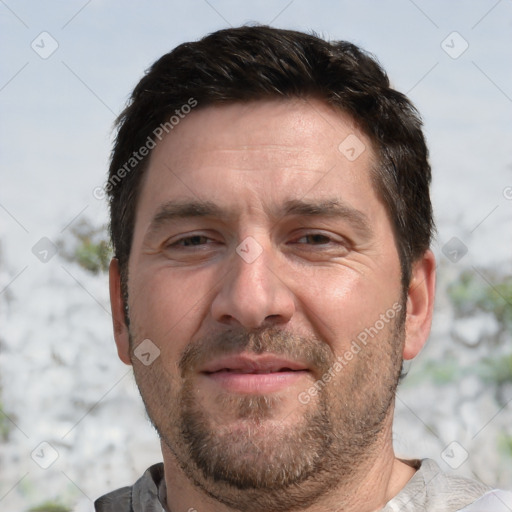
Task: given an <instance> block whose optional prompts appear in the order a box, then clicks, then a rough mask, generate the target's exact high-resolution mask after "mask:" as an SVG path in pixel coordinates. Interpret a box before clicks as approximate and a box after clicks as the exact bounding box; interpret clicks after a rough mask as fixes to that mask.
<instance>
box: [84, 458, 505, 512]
mask: <svg viewBox="0 0 512 512" xmlns="http://www.w3.org/2000/svg"><path fill="white" fill-rule="evenodd" d="M410 464H411V465H412V466H414V467H417V466H418V465H419V468H418V470H417V471H416V473H415V474H414V476H413V477H412V478H411V479H410V480H409V482H407V485H406V486H405V487H404V488H403V489H402V490H401V491H400V492H399V493H398V494H397V495H396V496H395V497H394V498H393V499H392V500H391V501H389V502H388V503H387V504H386V505H385V507H384V508H383V509H382V510H381V512H509V511H512V493H511V492H505V491H498V490H493V489H491V488H490V487H488V486H486V485H484V484H482V483H480V482H477V481H476V480H470V479H468V478H463V477H459V476H455V475H449V474H446V473H443V472H442V471H441V469H440V468H439V466H438V465H437V464H436V463H435V462H434V461H433V460H430V459H424V460H422V461H421V463H420V462H419V461H418V462H417V463H415V461H411V462H410ZM165 496H166V489H165V479H164V466H163V464H162V463H160V464H155V465H154V466H151V467H150V468H149V469H147V470H146V472H145V473H144V474H143V475H142V477H141V478H139V480H137V482H135V484H134V485H133V486H131V487H123V488H122V489H118V490H117V491H113V492H111V493H109V494H106V495H105V496H102V497H101V498H99V499H97V500H96V501H95V503H94V507H95V510H96V512H166V508H165Z"/></svg>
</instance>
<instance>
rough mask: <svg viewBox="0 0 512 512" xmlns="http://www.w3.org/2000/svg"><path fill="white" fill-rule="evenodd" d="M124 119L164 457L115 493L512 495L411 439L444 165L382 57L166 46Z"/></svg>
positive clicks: (281, 37)
mask: <svg viewBox="0 0 512 512" xmlns="http://www.w3.org/2000/svg"><path fill="white" fill-rule="evenodd" d="M118 128H119V131H118V135H117V139H116V142H115V146H114V150H113V154H112V162H111V166H110V176H109V180H108V182H107V185H106V190H107V192H108V193H109V196H110V207H111V235H112V241H113V246H114V250H115V259H114V260H113V261H112V263H111V268H110V286H111V302H112V311H113V318H114V333H115V339H116V344H117V348H118V352H119V357H120V358H121V359H122V360H123V361H124V362H125V363H127V364H132V365H133V370H134V374H135V378H136V381H137V384H138V387H139V389H140V392H141V396H142V398H143V400H144V403H145V406H146V409H147V412H148V415H149V417H150V419H151V421H152V423H153V424H154V426H155V428H156V430H157V432H158V434H159V436H160V439H161V446H162V454H163V460H164V462H163V464H158V465H155V466H153V467H151V468H150V469H148V471H147V472H146V473H145V474H144V475H143V476H142V478H141V479H140V480H139V481H138V482H137V483H136V484H135V485H134V486H133V487H126V488H123V489H120V490H118V491H114V492H113V493H110V494H108V495H106V496H104V497H102V498H100V499H99V500H97V501H96V504H95V505H96V510H98V511H136V512H140V511H157V510H158V511H161V510H166V511H169V512H177V511H189V512H191V511H198V512H211V511H232V510H240V511H291V510H306V511H310V512H313V511H315V512H317V511H357V512H361V511H375V510H385V511H396V510H432V511H434V510H435V511H436V512H438V511H455V510H486V511H487V510H509V509H510V508H508V507H510V505H508V506H507V505H505V504H504V501H506V500H505V498H506V499H510V496H508V498H507V496H506V495H505V494H503V493H501V494H500V493H499V492H493V491H491V490H490V489H488V488H487V487H486V486H484V485H483V484H480V483H478V482H474V481H470V480H466V479H463V478H458V477H454V476H447V475H444V474H442V473H441V471H440V469H439V468H438V467H437V465H436V464H435V463H434V462H433V461H431V460H424V461H418V460H400V459H398V458H396V457H395V455H394V453H393V447H392V436H391V431H392V430H391V429H392V418H393V408H394V393H395V390H396V386H397V383H398V381H399V378H400V373H401V367H402V362H403V359H411V358H413V357H414V356H416V355H417V354H418V352H419V351H420V350H421V348H422V347H423V345H424V343H425V341H426V339H427V337H428V334H429V330H430V324H431V317H432V309H433V300H434V285H435V261H434V256H433V254H432V252H431V251H430V249H429V246H430V241H431V235H432V231H433V220H432V211H431V210H432V209H431V204H430V198H429V184H430V177H431V173H430V167H429V164H428V160H427V148H426V145H425V141H424V138H423V134H422V131H421V122H420V120H419V117H418V115H417V113H416V111H415V109H414V107H413V106H412V105H411V103H410V102H409V101H408V100H407V98H406V97H405V96H403V95H402V94H400V93H399V92H397V91H395V90H393V89H391V88H390V86H389V81H388V79H387V77H386V75H385V73H384V71H383V70H382V69H381V68H380V67H379V65H378V64H377V63H376V62H375V61H374V60H373V59H372V58H371V57H369V56H368V55H366V54H365V53H363V52H362V51H361V50H360V49H358V48H357V47H355V46H354V45H351V44H349V43H345V42H337V43H329V42H325V41H323V40H321V39H319V38H317V37H315V36H311V35H306V34H303V33H299V32H292V31H285V30H277V29H272V28H269V27H243V28H236V29H229V30H223V31H219V32H216V33H214V34H212V35H210V36H208V37H206V38H204V39H202V40H201V41H199V42H196V43H187V44H183V45H181V46H179V47H178V48H176V49H175V50H174V51H172V52H171V53H169V54H167V55H165V56H163V57H162V58H161V59H160V60H158V61H157V62H156V63H155V64H154V65H153V66H152V68H151V69H150V70H149V72H148V73H147V74H146V76H145V77H144V78H143V79H142V80H141V81H140V83H139V84H138V85H137V87H136V88H135V90H134V92H133V95H132V98H131V101H130V103H129V105H128V107H127V108H126V109H125V111H124V112H123V113H122V114H121V116H120V118H119V120H118ZM504 496H505V497H504ZM482 497H483V499H484V500H485V501H484V502H482V501H481V498H482ZM490 500H494V501H495V502H496V505H489V503H491V501H490ZM472 503H473V504H474V505H471V504H472ZM471 506H473V508H471ZM475 506H476V507H477V508H474V507H475ZM500 506H502V507H507V508H499V507H500ZM465 507H470V508H465ZM482 507H483V508H482ZM493 507H494V508H493ZM510 510H512V509H510Z"/></svg>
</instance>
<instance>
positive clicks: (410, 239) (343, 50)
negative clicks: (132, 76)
mask: <svg viewBox="0 0 512 512" xmlns="http://www.w3.org/2000/svg"><path fill="white" fill-rule="evenodd" d="M296 97H303V98H304V97H305V98H307V97H315V98H319V99H321V100H323V101H325V102H326V103H327V104H328V105H331V106H332V107H334V108H337V109H340V110H341V111H343V112H346V113H347V114H349V115H350V116H351V117H352V118H353V119H354V120H355V122H356V123H357V124H358V126H359V127H360V128H361V129H362V130H363V132H364V133H365V134H366V135H367V136H368V137H369V138H370V140H371V141H372V143H373V146H374V149H375V151H376V153H377V158H378V165H377V167H376V169H374V170H373V175H372V178H373V182H374V186H375V189H376V191H377V193H378V195H379V197H380V198H381V199H382V200H383V201H384V204H385V206H386V209H387V211H388V214H389V216H390V219H391V223H392V225H393V229H394V233H395V243H396V246H397V250H398V253H399V257H400V263H401V268H402V283H403V286H404V290H406V289H407V287H408V285H409V281H410V274H411V265H412V263H413V262H414V261H415V260H417V259H418V258H419V257H420V256H421V255H422V254H423V253H424V252H425V251H426V250H427V249H428V248H429V246H430V242H431V237H432V232H433V229H434V222H433V218H432V206H431V202H430V195H429V186H430V181H431V169H430V165H429V163H428V150H427V146H426V144H425V139H424V137H423V133H422V123H421V119H420V117H419V115H418V112H417V111H416V109H415V107H414V106H413V105H412V103H411V102H410V101H409V100H408V99H407V97H406V96H405V95H403V94H402V93H400V92H398V91H396V90H394V89H393V88H391V87H390V83H389V79H388V77H387V75H386V73H385V72H384V70H383V69H382V68H381V67H380V65H379V64H378V63H377V61H376V60H375V59H374V58H373V57H371V56H370V55H368V54H367V53H365V52H364V51H363V50H361V49H360V48H358V47H357V46H355V45H354V44H351V43H348V42H345V41H335V42H327V41H325V40H323V39H321V38H319V37H317V36H316V35H309V34H305V33H302V32H296V31H290V30H281V29H275V28H272V27H268V26H250V27H249V26H244V27H240V28H230V29H225V30H220V31H218V32H214V33H213V34H210V35H208V36H206V37H204V38H203V39H201V40H200V41H197V42H193V43H184V44H181V45H180V46H178V47H177V48H175V49H174V50H173V51H171V52H170V53H167V54H166V55H164V56H163V57H161V58H160V59H159V60H158V61H157V62H155V63H154V64H153V65H152V66H151V68H150V69H149V70H148V72H147V73H146V74H145V76H144V77H143V78H142V80H141V81H140V82H139V83H138V85H137V86H136V87H135V89H134V91H133V94H132V95H131V98H130V100H129V103H128V105H127V107H126V108H125V110H124V111H123V112H122V113H121V115H120V116H119V118H118V119H117V121H116V125H117V128H118V132H117V137H116V140H115V143H114V148H113V152H112V158H111V164H110V170H109V181H108V183H107V185H109V186H108V188H107V192H108V195H109V199H110V216H111V222H110V231H111V237H112V244H113V248H114V254H115V256H116V257H117V258H118V259H119V264H120V269H121V276H122V282H123V284H124V287H125V291H126V286H127V284H126V283H127V268H128V259H129V256H130V248H131V244H132V238H133V230H134V224H135V212H136V207H137V200H138V197H139V194H140V188H141V182H142V176H143V174H144V171H145V169H146V167H147V162H148V159H149V154H147V155H146V156H143V157H141V156H140V155H138V157H137V159H136V160H135V159H134V152H135V151H137V150H138V149H139V148H142V147H144V146H145V145H146V146H147V143H148V141H149V140H150V139H151V137H152V134H154V132H155V130H157V129H158V127H160V126H162V125H165V124H166V123H167V125H169V126H168V128H169V127H172V123H169V120H170V116H173V114H174V113H178V112H179V111H181V109H182V108H183V106H184V105H187V104H188V105H190V104H191V103H190V101H191V99H193V101H194V102H195V104H196V105H198V107H197V108H203V107H206V106H208V105H212V104H217V105H218V104H222V103H234V102H247V101H254V100H263V99H276V98H277V99H278V98H283V99H284V98H296ZM167 131H168V130H167ZM144 153H146V152H144ZM130 159H132V160H130ZM129 161H132V162H133V165H130V166H129V167H127V166H126V163H127V162H129ZM123 170H124V172H121V171H123ZM121 177H122V179H121Z"/></svg>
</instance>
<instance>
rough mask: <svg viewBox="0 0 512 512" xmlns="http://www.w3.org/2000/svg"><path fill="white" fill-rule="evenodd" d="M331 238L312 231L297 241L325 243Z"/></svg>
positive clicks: (302, 242) (313, 243)
mask: <svg viewBox="0 0 512 512" xmlns="http://www.w3.org/2000/svg"><path fill="white" fill-rule="evenodd" d="M331 241H332V240H331V238H330V237H328V236H327V235H324V234H322V233H311V234H308V235H304V236H301V237H300V238H298V239H297V243H301V244H310V245H325V244H328V243H329V242H331Z"/></svg>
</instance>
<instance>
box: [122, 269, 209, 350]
mask: <svg viewBox="0 0 512 512" xmlns="http://www.w3.org/2000/svg"><path fill="white" fill-rule="evenodd" d="M136 272H137V273H136ZM133 275H137V276H138V277H137V279H136V280H134V281H133V282H131V283H129V307H130V322H131V331H132V335H133V336H134V338H135V340H134V341H135V343H136V344H137V343H138V342H140V341H141V340H143V339H146V338H149V339H150V340H151V341H152V342H153V343H155V344H156V345H157V346H158V347H159V349H160V351H161V355H162V356H163V357H164V358H165V359H168V358H172V359H176V358H177V357H178V355H179V354H180V353H181V352H182V350H183V349H184V347H185V346H186V344H187V343H188V342H189V341H190V339H191V338H192V337H193V335H194V333H195V332H197V329H198V327H199V325H200V324H201V318H202V317H203V315H204V311H203V309H204V307H205V304H206V300H205V297H206V292H205V288H206V290H207V287H205V280H204V279H202V278H201V277H200V276H196V277H193V278H192V277H188V278H186V279H185V278H178V277H176V274H175V273H173V272H172V271H171V270H170V269H160V270H156V271H155V270H154V269H151V270H149V269H148V271H146V272H145V271H140V270H138V271H137V270H135V271H134V274H133Z"/></svg>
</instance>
